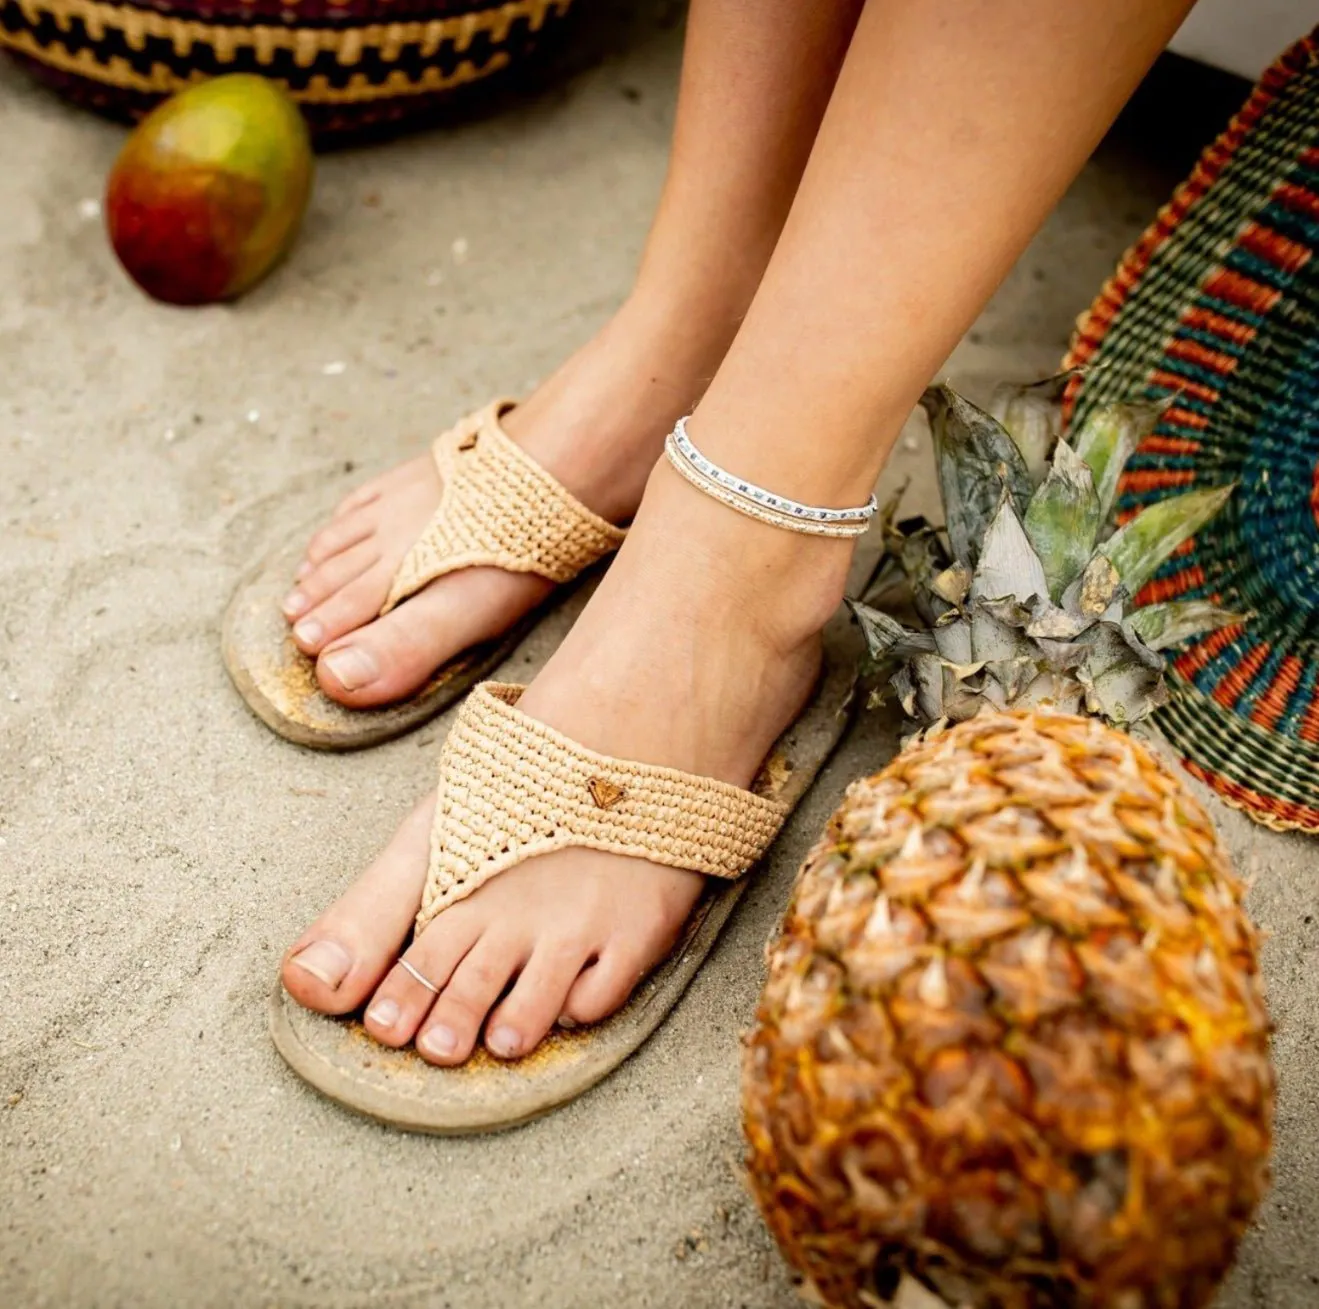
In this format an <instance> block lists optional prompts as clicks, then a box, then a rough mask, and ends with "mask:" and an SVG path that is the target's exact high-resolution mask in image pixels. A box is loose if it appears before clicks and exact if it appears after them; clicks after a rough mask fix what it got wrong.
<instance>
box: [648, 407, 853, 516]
mask: <svg viewBox="0 0 1319 1309" xmlns="http://www.w3.org/2000/svg"><path fill="white" fill-rule="evenodd" d="M664 453H665V454H666V455H667V456H668V458H669V463H671V464H672V465H673V466H674V468H675V469H677V471H678V472H679V473H681V474H682V476H683V477H685V478H686V479H687V481H689V482H690V483H691V484H692V485H693V486H694V487H695V488H696V489H697V490H698V491H704V492H705V494H706V495H708V496H712V497H713V498H714V499H716V500H718V501H719V502H720V503H721V504H725V505H727V506H728V507H729V508H730V509H736V510H737V512H738V513H740V514H746V516H747V517H748V518H755V519H758V520H759V521H760V522H762V523H768V524H769V525H770V526H771V527H783V528H786V529H787V530H788V531H790V532H805V533H807V534H808V535H810V536H860V535H861V534H862V533H863V532H865V530H866V528H868V527H869V526H870V520H871V519H872V518H873V517H874V516H875V508H876V505H875V497H874V496H873V495H872V496H871V497H870V499H869V500H867V501H866V502H865V504H863V505H860V506H859V507H858V508H856V509H822V508H819V507H817V506H815V505H804V504H799V503H798V502H797V501H796V500H789V499H788V498H787V497H786V496H782V495H775V494H774V492H773V491H767V490H765V488H764V487H763V486H757V485H756V484H755V483H754V482H748V481H746V480H745V479H744V478H741V477H735V476H734V475H733V474H732V473H730V472H728V471H726V470H725V469H723V468H720V467H719V465H718V464H716V463H713V462H711V460H709V459H707V458H706V457H705V456H704V455H703V454H702V453H701V452H700V451H699V450H698V449H697V448H696V447H695V445H693V444H692V439H691V437H689V436H688V435H687V420H686V419H685V418H680V419H678V423H677V426H676V427H674V429H673V431H672V432H670V433H669V435H668V437H667V438H666V439H665V441H664Z"/></svg>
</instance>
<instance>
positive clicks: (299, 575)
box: [293, 559, 311, 582]
mask: <svg viewBox="0 0 1319 1309" xmlns="http://www.w3.org/2000/svg"><path fill="white" fill-rule="evenodd" d="M309 572H311V560H310V559H304V560H303V561H302V562H301V563H300V564H299V565H298V571H297V572H296V573H294V574H293V580H294V581H295V582H300V581H302V579H303V578H304V577H306V576H307V574H308V573H309Z"/></svg>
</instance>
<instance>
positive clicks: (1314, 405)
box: [1067, 29, 1319, 832]
mask: <svg viewBox="0 0 1319 1309" xmlns="http://www.w3.org/2000/svg"><path fill="white" fill-rule="evenodd" d="M1317 247H1319V29H1317V30H1316V32H1315V33H1313V34H1311V36H1309V37H1307V38H1306V39H1305V40H1303V41H1300V42H1299V43H1298V44H1297V45H1295V46H1294V47H1293V48H1292V49H1290V50H1289V51H1288V52H1287V53H1286V54H1285V55H1284V56H1283V57H1282V58H1281V59H1280V60H1279V61H1278V63H1277V64H1275V65H1274V67H1273V68H1272V69H1270V70H1269V72H1268V73H1267V74H1266V75H1265V77H1264V79H1263V81H1262V82H1261V83H1260V84H1259V86H1258V87H1256V89H1255V91H1254V92H1253V93H1252V95H1251V96H1250V98H1249V100H1248V101H1247V102H1246V104H1245V106H1244V108H1242V110H1241V111H1240V112H1239V113H1238V114H1237V116H1236V117H1235V118H1234V119H1233V121H1232V122H1231V124H1230V125H1229V126H1228V128H1227V130H1226V131H1225V132H1224V133H1223V134H1222V136H1220V137H1219V138H1218V140H1217V141H1215V142H1214V144H1213V145H1212V146H1210V147H1209V149H1208V150H1206V151H1205V153H1204V154H1203V156H1202V157H1201V159H1200V161H1199V163H1198V164H1197V165H1196V167H1195V170H1194V171H1193V172H1192V174H1191V176H1190V178H1189V179H1188V180H1187V181H1186V182H1185V183H1184V184H1183V185H1182V186H1181V187H1180V188H1179V189H1178V190H1177V191H1176V193H1175V194H1174V195H1173V198H1172V200H1171V202H1170V203H1169V204H1168V205H1167V206H1166V207H1165V208H1164V209H1163V210H1162V211H1161V212H1160V213H1159V216H1158V219H1157V221H1156V222H1155V223H1154V224H1153V226H1151V227H1150V229H1149V230H1148V231H1147V232H1146V233H1145V234H1144V235H1143V236H1142V237H1141V238H1140V240H1139V241H1138V242H1137V243H1136V244H1135V246H1133V247H1132V249H1131V250H1130V251H1129V252H1128V253H1127V254H1126V256H1125V257H1124V258H1123V260H1122V263H1121V265H1120V266H1119V268H1118V270H1117V273H1116V274H1115V275H1114V276H1113V278H1112V279H1111V280H1110V281H1109V282H1108V284H1107V285H1106V286H1105V287H1104V289H1103V291H1102V292H1101V293H1100V295H1099V298H1098V299H1097V300H1096V301H1095V303H1094V305H1093V306H1092V307H1091V308H1090V310H1089V311H1088V313H1086V314H1085V315H1083V316H1082V318H1081V319H1080V321H1079V322H1078V326H1077V334H1076V336H1075V338H1074V340H1073V344H1072V349H1071V351H1070V353H1069V356H1068V359H1067V363H1068V365H1070V366H1081V365H1086V366H1088V369H1087V371H1086V373H1085V374H1084V375H1083V376H1082V377H1081V378H1080V379H1079V381H1078V382H1076V383H1074V384H1073V395H1072V396H1071V397H1070V400H1071V403H1072V405H1073V411H1072V418H1073V421H1075V418H1076V417H1077V415H1083V414H1084V413H1085V412H1086V411H1087V410H1088V409H1089V408H1090V407H1092V406H1093V405H1096V404H1099V403H1102V402H1104V401H1108V400H1112V399H1121V398H1125V397H1129V396H1132V395H1135V394H1139V393H1144V394H1146V395H1149V396H1167V395H1170V394H1171V395H1173V396H1174V397H1175V399H1174V401H1173V403H1172V405H1171V407H1170V408H1169V409H1168V410H1167V412H1166V413H1165V414H1164V417H1163V419H1162V421H1161V422H1160V423H1159V426H1158V427H1157V429H1156V430H1155V432H1154V433H1153V435H1152V436H1151V437H1150V438H1149V439H1148V440H1147V441H1146V442H1145V444H1144V445H1143V446H1142V447H1141V449H1140V450H1139V451H1138V452H1137V453H1136V455H1135V457H1134V458H1133V459H1132V461H1131V463H1130V465H1129V466H1128V471H1127V473H1126V476H1125V478H1124V481H1123V484H1122V493H1121V498H1120V501H1119V510H1120V513H1121V514H1123V515H1125V516H1128V517H1129V516H1130V515H1131V514H1133V513H1134V512H1135V511H1136V510H1137V509H1139V508H1140V507H1141V506H1142V505H1144V504H1146V503H1148V502H1149V501H1151V500H1154V499H1158V498H1159V497H1161V496H1164V495H1167V494H1168V493H1170V492H1171V491H1173V490H1177V491H1182V490H1186V489H1189V488H1192V487H1196V486H1219V485H1223V484H1225V483H1229V482H1235V483H1236V484H1237V491H1236V494H1235V495H1234V496H1233V497H1232V499H1231V501H1229V503H1228V507H1227V509H1226V510H1225V511H1224V512H1223V514H1222V515H1220V517H1219V518H1218V519H1216V520H1215V521H1214V523H1213V524H1212V525H1211V527H1210V528H1207V529H1206V530H1205V532H1204V533H1202V534H1201V535H1200V536H1199V537H1197V538H1196V539H1195V540H1194V541H1192V542H1190V543H1189V544H1188V545H1187V546H1186V547H1184V548H1183V549H1182V551H1181V552H1180V553H1179V554H1178V555H1177V556H1176V557H1175V558H1174V559H1172V560H1170V561H1169V563H1168V564H1167V565H1165V566H1164V568H1163V569H1162V570H1161V571H1160V573H1159V574H1158V575H1157V576H1156V577H1155V578H1154V579H1153V580H1152V581H1151V582H1150V583H1149V584H1148V586H1146V587H1145V589H1144V590H1143V591H1142V592H1141V594H1140V595H1139V596H1138V597H1137V600H1138V602H1142V603H1152V602H1154V601H1156V600H1167V599H1171V598H1174V597H1185V598H1188V599H1189V598H1196V597H1205V598H1207V597H1218V598H1219V599H1220V600H1221V601H1222V602H1224V603H1225V604H1227V605H1229V606H1231V607H1232V608H1235V609H1241V610H1246V611H1252V612H1253V614H1254V617H1253V618H1252V619H1251V621H1250V622H1248V623H1246V624H1244V625H1243V626H1240V627H1234V628H1229V629H1226V630H1224V631H1220V632H1216V633H1214V634H1213V635H1212V636H1209V637H1206V638H1204V639H1202V640H1199V641H1196V642H1194V643H1192V644H1191V645H1189V647H1187V648H1186V649H1184V650H1183V651H1182V652H1181V653H1180V655H1178V656H1177V657H1176V659H1175V661H1174V664H1173V676H1172V682H1173V691H1174V695H1173V701H1172V703H1171V704H1170V705H1169V706H1168V707H1167V708H1166V709H1164V710H1161V711H1160V714H1159V720H1158V721H1159V726H1160V727H1161V728H1162V730H1163V732H1164V733H1165V735H1166V736H1167V737H1168V738H1169V740H1170V741H1171V742H1172V743H1173V745H1174V746H1175V747H1176V748H1177V749H1178V750H1179V751H1180V752H1181V753H1182V755H1183V757H1184V759H1185V762H1186V765H1187V767H1188V768H1190V769H1191V771H1192V772H1193V773H1195V774H1196V775H1198V776H1199V777H1201V778H1203V779H1204V780H1205V781H1206V782H1208V783H1209V784H1210V785H1211V786H1213V787H1214V788H1215V789H1216V790H1217V791H1218V792H1220V793H1221V794H1222V795H1223V796H1224V798H1225V799H1226V800H1227V801H1228V802H1229V803H1231V804H1233V805H1236V806H1237V807H1239V808H1241V809H1244V810H1245V811H1246V812H1248V813H1249V814H1250V815H1251V816H1252V817H1254V818H1256V819H1258V820H1259V821H1260V822H1263V823H1266V824H1268V825H1269V826H1270V827H1274V828H1280V829H1281V828H1298V829H1302V830H1305V831H1310V832H1319V259H1317V258H1316V257H1315V253H1316V248H1317Z"/></svg>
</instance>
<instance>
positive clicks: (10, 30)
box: [0, 0, 572, 141]
mask: <svg viewBox="0 0 1319 1309" xmlns="http://www.w3.org/2000/svg"><path fill="white" fill-rule="evenodd" d="M571 4H572V0H485V2H484V3H483V2H482V0H356V2H355V0H344V3H341V4H334V3H327V0H155V2H154V3H153V2H152V0H138V2H137V3H129V4H119V3H111V4H102V3H99V2H98V0H0V48H7V49H8V50H9V51H10V52H11V53H12V54H13V55H14V56H15V58H16V59H18V60H19V62H21V63H23V64H25V65H26V66H27V67H28V68H29V69H31V71H32V72H33V73H35V74H36V76H37V77H38V78H40V79H41V80H42V81H44V82H46V83H48V84H49V85H51V86H53V87H55V88H56V89H57V90H58V91H60V92H61V93H62V94H64V95H66V96H68V97H69V98H70V99H72V100H75V101H77V102H78V103H80V104H82V105H84V106H87V107H89V108H92V109H95V110H97V111H98V112H100V113H104V114H106V115H108V116H110V117H114V118H119V119H126V120H129V121H132V120H134V119H137V118H140V117H141V116H142V115H143V114H144V113H146V112H147V111H148V110H150V109H151V108H152V106H154V105H155V104H157V103H158V102H159V101H160V100H162V99H163V98H164V97H166V96H168V95H172V94H173V93H174V92H176V91H179V90H181V89H182V88H183V87H185V86H187V85H189V84H190V83H192V82H196V81H201V80H203V79H205V78H207V77H215V76H218V75H219V74H222V73H258V74H260V75H261V76H263V77H269V78H271V79H272V80H275V81H278V82H281V83H283V84H284V85H285V86H286V87H287V88H288V89H289V91H290V92H291V93H292V94H293V96H294V98H295V99H296V100H298V101H299V102H300V103H301V105H302V107H303V111H304V113H305V114H306V116H307V119H308V122H309V123H310V124H311V128H312V132H313V134H314V135H316V136H317V137H318V138H319V139H320V140H322V141H325V140H332V139H334V138H336V137H342V136H347V135H357V134H360V133H362V132H363V131H369V130H380V129H389V128H398V127H403V126H410V125H415V124H418V123H420V122H423V121H425V120H427V119H428V118H433V117H434V116H435V114H436V113H437V111H439V110H440V109H441V108H442V107H444V106H445V105H447V104H448V102H449V101H451V100H452V99H453V97H454V96H455V95H456V94H458V93H459V92H461V91H463V90H464V89H465V88H468V87H471V86H472V85H473V84H475V83H479V82H483V81H485V80H486V79H489V78H491V77H493V76H494V75H496V74H502V73H506V72H508V71H509V70H511V69H513V68H515V67H517V66H519V65H520V64H521V63H522V62H523V61H524V60H525V59H526V57H527V56H528V55H529V54H530V53H531V52H532V50H533V49H534V48H535V47H536V46H537V44H538V43H539V42H540V41H541V39H542V38H543V37H544V36H545V35H546V34H547V32H548V31H549V30H550V29H551V28H552V27H554V26H555V25H556V24H557V23H558V22H559V20H561V19H563V18H564V17H565V16H566V15H567V12H568V10H569V7H570V6H571Z"/></svg>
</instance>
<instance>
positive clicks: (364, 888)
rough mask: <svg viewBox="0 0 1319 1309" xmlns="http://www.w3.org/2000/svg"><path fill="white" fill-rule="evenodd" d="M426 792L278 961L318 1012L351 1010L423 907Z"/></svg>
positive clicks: (431, 804)
mask: <svg viewBox="0 0 1319 1309" xmlns="http://www.w3.org/2000/svg"><path fill="white" fill-rule="evenodd" d="M434 809H435V797H434V795H433V794H432V795H431V796H429V797H428V798H427V799H426V800H425V801H423V802H422V803H421V804H419V805H417V806H416V808H415V809H413V811H412V813H411V814H409V815H408V817H407V818H406V819H405V820H404V822H403V825H402V826H401V827H400V828H399V830H398V831H397V832H396V833H395V834H394V838H393V840H391V841H390V843H389V844H388V845H387V846H386V847H385V849H384V850H383V851H382V852H381V854H380V856H379V858H377V859H376V861H375V862H374V863H373V864H372V865H371V866H370V867H369V868H368V869H367V870H366V872H364V873H363V874H362V876H361V877H359V878H358V879H357V881H356V882H354V883H353V885H352V886H351V887H350V888H349V889H348V891H347V892H345V894H344V895H343V896H341V897H340V898H339V900H337V901H336V902H335V903H334V904H333V905H332V906H331V907H330V908H329V909H328V910H326V912H325V913H324V914H322V915H321V916H320V918H318V919H317V920H316V922H315V923H314V924H313V925H312V926H311V927H310V928H308V930H307V931H306V932H304V933H303V934H302V936H301V937H299V938H298V940H297V941H295V942H294V944H293V946H292V948H291V949H290V950H289V952H288V954H287V955H286V956H285V958H284V964H283V969H282V972H281V976H282V978H283V982H284V989H285V990H287V991H288V993H289V994H290V995H291V996H292V997H293V998H294V999H295V1000H296V1001H297V1002H298V1003H299V1004H301V1005H305V1006H306V1007H307V1008H308V1009H315V1010H317V1011H318V1012H320V1013H326V1014H344V1013H349V1012H351V1011H352V1010H354V1009H356V1008H357V1007H358V1006H359V1005H361V1003H362V1002H363V1000H365V999H366V997H367V996H368V995H369V994H370V993H371V990H372V988H373V987H375V986H376V985H377V984H378V983H379V981H380V979H381V978H382V977H383V976H384V975H385V973H386V972H387V971H388V969H389V967H390V965H391V964H393V963H394V961H395V960H396V959H397V958H398V952H399V949H400V948H401V947H402V945H403V942H404V940H405V939H406V937H407V934H408V930H409V928H410V927H411V926H412V920H413V918H414V917H415V915H416V912H417V908H418V906H419V905H420V904H421V891H422V886H423V884H424V883H425V880H426V861H427V852H428V846H429V840H430V827H431V817H432V814H433V813H434Z"/></svg>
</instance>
